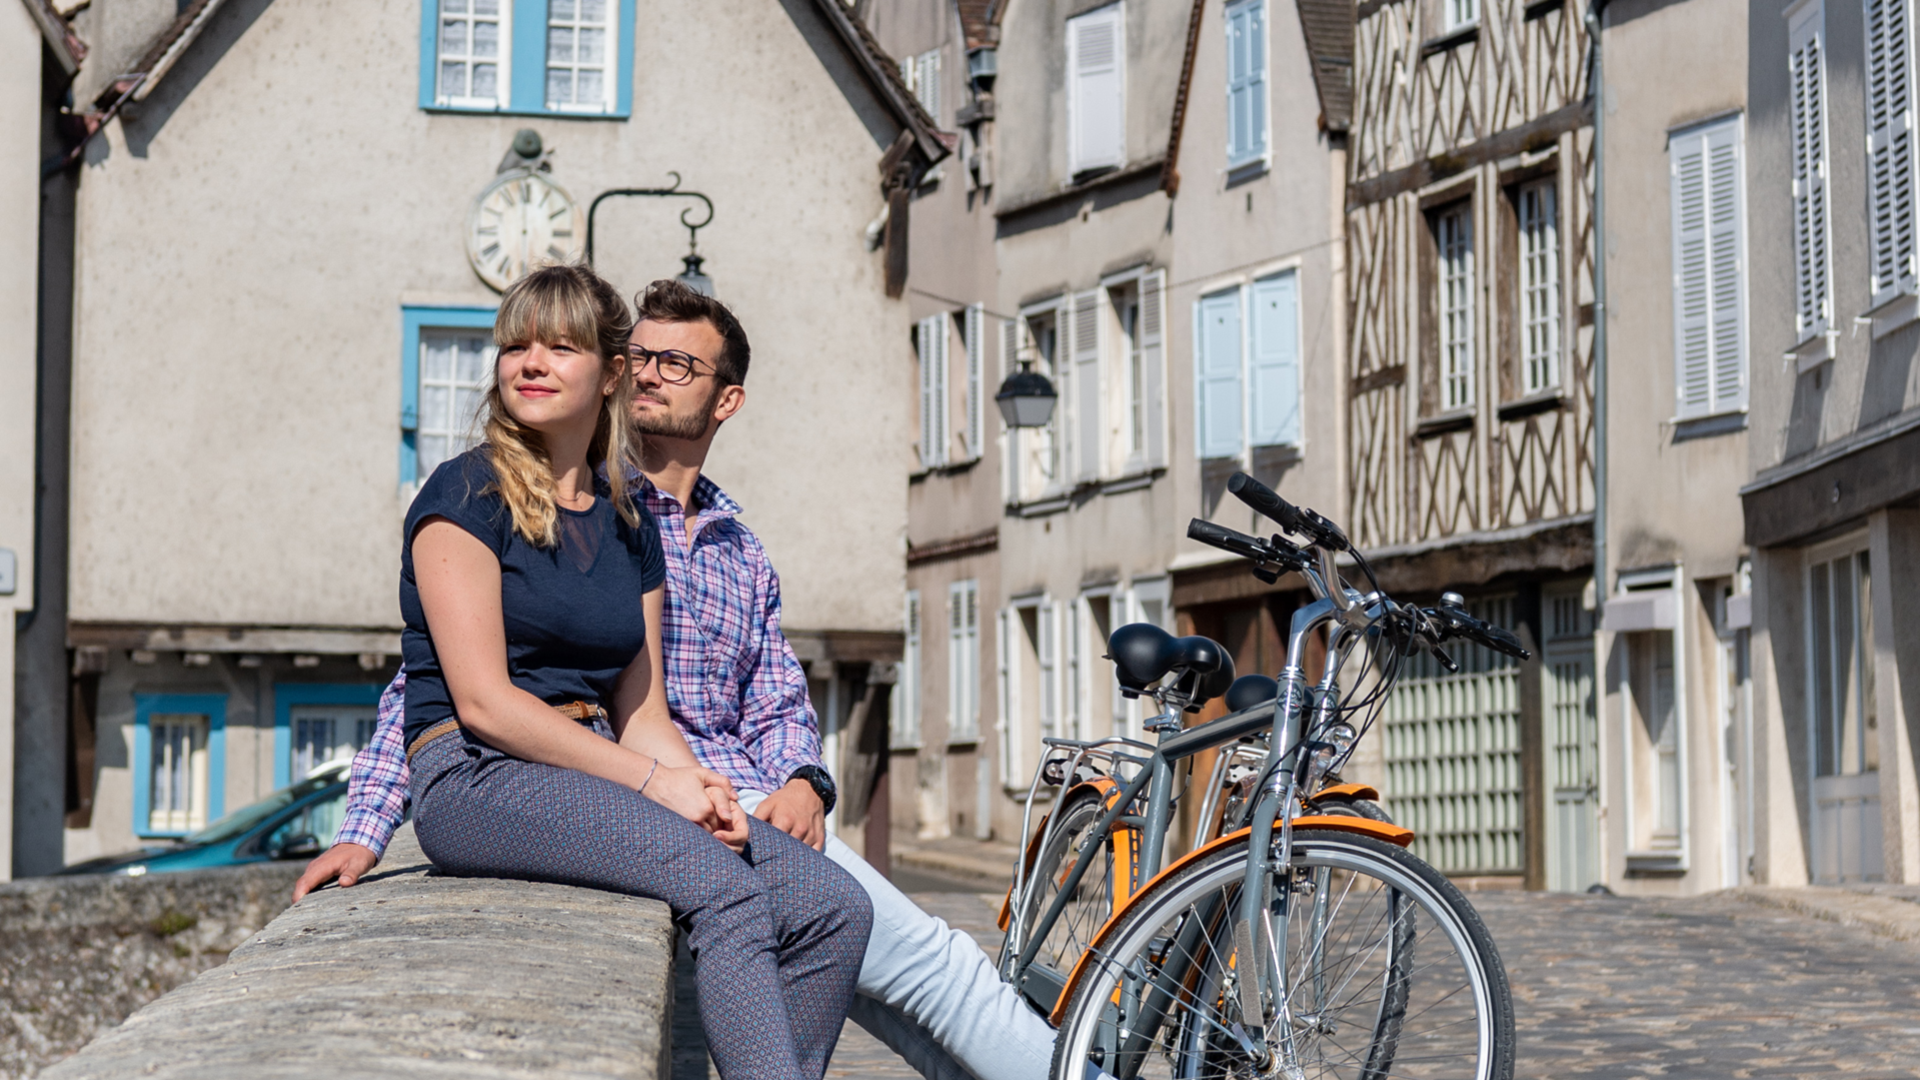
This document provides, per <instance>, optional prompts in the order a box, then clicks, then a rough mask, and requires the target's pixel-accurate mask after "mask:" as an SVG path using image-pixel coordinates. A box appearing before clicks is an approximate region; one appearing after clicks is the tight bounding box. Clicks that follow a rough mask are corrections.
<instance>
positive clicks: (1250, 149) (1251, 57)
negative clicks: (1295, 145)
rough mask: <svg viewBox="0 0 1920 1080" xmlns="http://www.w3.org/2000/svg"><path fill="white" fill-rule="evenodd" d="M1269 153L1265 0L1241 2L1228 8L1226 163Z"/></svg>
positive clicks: (1242, 160)
mask: <svg viewBox="0 0 1920 1080" xmlns="http://www.w3.org/2000/svg"><path fill="white" fill-rule="evenodd" d="M1266 152H1267V27H1266V0H1240V2H1239V3H1236V4H1233V5H1230V6H1229V7H1228V8H1227V160H1228V163H1229V164H1235V165H1237V164H1240V163H1242V162H1245V161H1251V160H1253V159H1255V158H1258V157H1260V156H1261V155H1263V154H1265V153H1266Z"/></svg>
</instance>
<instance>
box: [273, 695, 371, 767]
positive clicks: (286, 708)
mask: <svg viewBox="0 0 1920 1080" xmlns="http://www.w3.org/2000/svg"><path fill="white" fill-rule="evenodd" d="M385 690H386V686H385V685H384V684H382V683H275V684H274V687H273V787H274V790H276V791H277V790H279V789H280V788H283V787H286V786H287V785H288V784H291V783H293V782H294V781H295V780H298V779H300V777H297V776H294V775H293V708H294V706H296V705H364V706H375V707H377V706H378V705H379V704H380V695H381V693H383V692H384V691H385Z"/></svg>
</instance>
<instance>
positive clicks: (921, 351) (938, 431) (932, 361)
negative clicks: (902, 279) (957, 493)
mask: <svg viewBox="0 0 1920 1080" xmlns="http://www.w3.org/2000/svg"><path fill="white" fill-rule="evenodd" d="M929 353H934V354H937V355H932V356H929V355H928V354H929ZM913 355H914V366H915V368H916V371H915V375H916V380H917V385H918V388H919V391H918V397H919V402H920V421H919V435H918V437H917V438H916V439H915V441H914V446H915V448H916V452H917V454H918V460H919V463H920V468H919V469H918V470H917V471H919V472H931V471H933V470H935V469H943V468H946V467H947V466H949V465H952V464H954V463H955V462H954V456H953V388H952V383H953V315H952V313H951V312H945V311H942V312H939V313H937V314H933V315H929V316H927V317H926V318H924V319H920V320H917V321H916V322H915V323H914V324H913ZM936 422H937V426H936Z"/></svg>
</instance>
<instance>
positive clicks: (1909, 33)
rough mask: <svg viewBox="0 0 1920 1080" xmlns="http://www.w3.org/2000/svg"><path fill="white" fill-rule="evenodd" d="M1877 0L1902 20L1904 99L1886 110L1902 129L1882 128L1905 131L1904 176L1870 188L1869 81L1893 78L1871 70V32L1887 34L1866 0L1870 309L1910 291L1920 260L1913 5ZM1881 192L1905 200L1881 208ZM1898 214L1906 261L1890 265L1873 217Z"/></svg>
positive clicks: (1919, 281) (1918, 280)
mask: <svg viewBox="0 0 1920 1080" xmlns="http://www.w3.org/2000/svg"><path fill="white" fill-rule="evenodd" d="M1880 4H1881V7H1882V9H1883V10H1884V9H1889V8H1892V7H1894V6H1895V5H1898V7H1899V10H1900V11H1901V12H1902V14H1903V21H1904V26H1903V31H1904V34H1905V37H1906V41H1905V55H1904V64H1903V68H1904V70H1902V71H1901V72H1900V73H1899V74H1898V79H1899V83H1900V87H1899V88H1900V93H1901V96H1902V97H1903V98H1904V99H1905V100H1904V101H1903V102H1898V103H1891V102H1890V103H1887V105H1888V107H1887V109H1886V111H1887V112H1888V113H1889V114H1892V115H1895V116H1897V117H1898V122H1899V123H1900V124H1902V125H1904V126H1905V130H1904V132H1895V131H1894V127H1895V125H1894V124H1893V123H1891V122H1890V123H1889V124H1888V125H1887V126H1886V128H1884V129H1883V130H1884V131H1887V132H1890V133H1893V136H1892V137H1893V138H1896V139H1897V138H1898V136H1899V135H1900V134H1904V136H1905V138H1904V155H1905V161H1904V162H1900V163H1899V164H1900V165H1901V166H1904V172H1905V180H1906V182H1905V184H1904V185H1903V186H1901V187H1889V189H1888V190H1887V191H1886V192H1884V193H1878V192H1876V191H1875V190H1874V176H1875V175H1876V173H1877V172H1878V171H1879V170H1878V169H1877V168H1876V164H1875V161H1874V158H1875V155H1877V154H1878V153H1879V152H1880V148H1877V147H1876V146H1875V143H1876V141H1878V140H1876V137H1875V130H1874V119H1873V118H1874V113H1875V106H1876V103H1875V101H1874V87H1875V86H1876V85H1885V84H1891V83H1892V82H1893V80H1892V79H1878V80H1877V79H1875V77H1874V71H1873V64H1874V60H1875V52H1874V42H1875V40H1876V37H1879V38H1884V37H1885V36H1886V35H1885V34H1878V35H1877V34H1876V30H1877V29H1878V27H1876V25H1875V24H1874V20H1873V11H1872V10H1871V4H1869V5H1868V9H1867V10H1864V11H1863V13H1862V16H1863V17H1862V19H1861V24H1862V29H1863V31H1864V37H1865V47H1864V50H1863V52H1862V65H1861V67H1862V72H1863V74H1864V77H1865V83H1866V95H1865V96H1866V101H1865V106H1866V108H1865V110H1864V113H1863V119H1864V120H1865V122H1866V132H1865V134H1866V151H1867V161H1866V166H1867V169H1866V173H1867V175H1866V202H1867V205H1866V211H1867V275H1868V276H1867V282H1868V285H1867V288H1868V292H1869V293H1870V294H1871V299H1870V300H1869V302H1868V307H1869V309H1870V310H1874V311H1877V310H1879V309H1880V308H1882V307H1885V306H1887V305H1889V304H1892V303H1894V302H1895V301H1898V300H1901V299H1903V298H1906V297H1909V296H1912V295H1914V293H1915V292H1916V289H1920V266H1916V263H1920V236H1916V235H1915V233H1916V230H1917V229H1920V224H1916V223H1915V222H1913V220H1912V216H1913V214H1914V213H1915V211H1916V209H1920V194H1917V193H1916V191H1915V186H1916V184H1920V162H1916V160H1915V158H1916V151H1920V146H1917V145H1916V143H1920V132H1916V131H1915V130H1914V115H1913V114H1914V94H1915V90H1916V89H1917V88H1916V86H1915V82H1916V80H1915V75H1914V62H1915V57H1914V52H1915V49H1914V25H1913V19H1914V10H1913V4H1912V0H1880ZM1895 104H1897V105H1899V106H1900V107H1898V108H1895V107H1892V106H1893V105H1895ZM1884 145H1885V144H1884V143H1883V144H1882V146H1883V147H1884ZM1896 156H1898V154H1897V153H1896V154H1894V155H1889V158H1888V160H1889V161H1890V162H1891V161H1892V160H1893V158H1894V157H1896ZM1882 194H1884V195H1885V196H1886V197H1889V198H1894V199H1904V200H1905V203H1906V205H1905V206H1904V208H1902V207H1891V208H1887V209H1885V210H1883V209H1882V207H1880V206H1879V205H1878V200H1879V198H1880V197H1881V195H1882ZM1902 210H1904V214H1903V213H1901V211H1902ZM1903 216H1904V217H1905V218H1906V219H1907V222H1908V224H1907V243H1906V253H1905V254H1906V259H1905V262H1906V265H1905V267H1898V266H1894V265H1891V264H1893V263H1894V262H1896V261H1897V260H1896V259H1895V258H1894V256H1892V255H1889V254H1888V253H1886V252H1883V251H1882V250H1881V240H1880V236H1879V230H1877V229H1876V228H1875V227H1874V221H1875V219H1876V218H1881V217H1894V218H1898V217H1903ZM1897 254H1898V252H1895V253H1894V255H1897ZM1883 266H1887V267H1888V268H1889V269H1890V270H1891V271H1892V274H1891V279H1890V280H1882V278H1881V274H1880V271H1881V269H1882V267H1883ZM1874 330H1875V336H1876V337H1879V336H1882V335H1881V328H1880V327H1879V326H1876V327H1875V328H1874Z"/></svg>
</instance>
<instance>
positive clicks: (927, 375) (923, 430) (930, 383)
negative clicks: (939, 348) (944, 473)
mask: <svg viewBox="0 0 1920 1080" xmlns="http://www.w3.org/2000/svg"><path fill="white" fill-rule="evenodd" d="M932 322H933V320H931V319H921V320H920V322H919V324H918V325H916V326H915V327H914V328H913V332H914V352H915V353H917V354H919V357H920V467H921V468H923V469H931V468H933V467H934V465H936V464H938V462H937V461H936V460H935V458H934V452H935V450H936V449H937V448H938V447H939V445H940V443H939V441H938V440H937V438H936V435H935V431H934V423H935V421H934V408H933V387H934V378H935V375H934V372H935V364H934V357H933V350H934V344H933V334H932V332H931V331H930V330H929V327H930V325H931V324H932Z"/></svg>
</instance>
